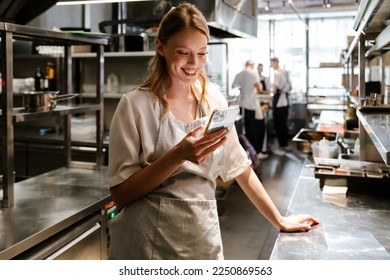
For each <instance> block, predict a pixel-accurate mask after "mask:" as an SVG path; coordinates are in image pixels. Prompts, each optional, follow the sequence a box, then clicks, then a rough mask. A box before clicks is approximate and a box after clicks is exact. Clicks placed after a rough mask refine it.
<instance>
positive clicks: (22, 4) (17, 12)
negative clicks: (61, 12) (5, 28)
mask: <svg viewBox="0 0 390 280" xmlns="http://www.w3.org/2000/svg"><path fill="white" fill-rule="evenodd" d="M57 1H58V0H39V1H31V0H1V1H0V21H6V22H12V23H16V24H27V23H28V22H30V21H31V20H33V19H34V18H36V17H37V16H39V15H40V14H42V13H43V12H45V11H46V10H48V9H49V8H50V7H52V6H54V5H55V4H56V3H57Z"/></svg>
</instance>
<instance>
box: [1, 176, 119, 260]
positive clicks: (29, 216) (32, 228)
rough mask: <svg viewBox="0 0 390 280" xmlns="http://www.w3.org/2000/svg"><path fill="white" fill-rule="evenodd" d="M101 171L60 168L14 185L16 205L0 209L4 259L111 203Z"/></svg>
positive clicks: (2, 254)
mask: <svg viewBox="0 0 390 280" xmlns="http://www.w3.org/2000/svg"><path fill="white" fill-rule="evenodd" d="M106 170H107V169H106V168H101V170H92V169H72V168H60V169H57V170H54V171H51V172H48V173H45V174H42V175H39V176H36V177H33V178H30V179H27V180H24V181H22V182H19V183H16V184H15V185H14V191H15V192H14V195H15V204H14V206H13V207H10V208H0V259H11V258H14V257H15V256H17V255H19V254H21V253H23V252H25V251H26V250H28V249H30V248H32V247H33V246H35V245H37V244H39V243H41V242H44V241H45V240H47V239H48V238H50V237H51V236H53V235H55V234H57V233H59V232H61V231H63V230H65V229H66V228H68V227H70V226H71V225H73V224H75V223H77V222H78V221H81V220H82V219H84V218H86V217H88V216H89V215H91V214H93V213H96V212H98V213H99V214H100V212H101V209H102V208H103V206H104V205H105V204H107V203H109V202H111V198H110V194H109V191H108V188H107V182H106V176H107V175H106V173H107V171H106Z"/></svg>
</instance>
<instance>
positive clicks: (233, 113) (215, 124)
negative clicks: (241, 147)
mask: <svg viewBox="0 0 390 280" xmlns="http://www.w3.org/2000/svg"><path fill="white" fill-rule="evenodd" d="M239 112H240V108H239V107H238V106H230V107H226V108H219V109H215V110H214V111H213V113H212V114H211V117H210V120H209V122H208V124H207V127H206V130H205V131H206V132H205V133H212V132H215V131H217V130H220V129H223V128H226V129H228V130H230V129H231V128H232V126H233V125H234V122H235V121H236V118H237V115H238V113H239Z"/></svg>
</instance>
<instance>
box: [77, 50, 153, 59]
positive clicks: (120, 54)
mask: <svg viewBox="0 0 390 280" xmlns="http://www.w3.org/2000/svg"><path fill="white" fill-rule="evenodd" d="M155 54H156V52H155V51H147V52H106V53H104V57H153V56H154V55H155ZM72 57H74V58H89V57H96V53H74V54H73V55H72Z"/></svg>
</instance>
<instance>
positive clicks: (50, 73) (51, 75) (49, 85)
mask: <svg viewBox="0 0 390 280" xmlns="http://www.w3.org/2000/svg"><path fill="white" fill-rule="evenodd" d="M45 89H46V90H52V91H53V90H56V81H55V70H54V63H53V62H50V61H49V62H48V63H47V65H46V79H45Z"/></svg>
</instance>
